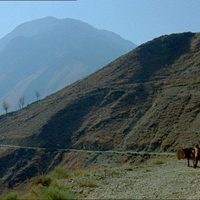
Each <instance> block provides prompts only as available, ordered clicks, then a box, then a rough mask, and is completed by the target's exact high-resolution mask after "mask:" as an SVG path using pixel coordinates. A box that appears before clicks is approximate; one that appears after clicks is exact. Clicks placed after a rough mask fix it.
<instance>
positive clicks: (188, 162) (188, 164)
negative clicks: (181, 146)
mask: <svg viewBox="0 0 200 200" xmlns="http://www.w3.org/2000/svg"><path fill="white" fill-rule="evenodd" d="M187 161H188V167H189V166H190V160H189V159H187Z"/></svg>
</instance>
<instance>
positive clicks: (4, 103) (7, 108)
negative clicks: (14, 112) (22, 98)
mask: <svg viewBox="0 0 200 200" xmlns="http://www.w3.org/2000/svg"><path fill="white" fill-rule="evenodd" d="M2 108H3V109H4V111H5V112H6V114H7V113H8V110H9V109H10V105H9V103H8V102H7V101H3V103H2Z"/></svg>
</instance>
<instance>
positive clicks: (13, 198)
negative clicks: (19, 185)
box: [3, 192, 21, 200]
mask: <svg viewBox="0 0 200 200" xmlns="http://www.w3.org/2000/svg"><path fill="white" fill-rule="evenodd" d="M3 200H21V199H20V198H19V196H18V195H17V194H16V193H15V192H10V193H8V194H6V195H5V196H4V197H3Z"/></svg>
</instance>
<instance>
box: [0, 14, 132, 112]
mask: <svg viewBox="0 0 200 200" xmlns="http://www.w3.org/2000/svg"><path fill="white" fill-rule="evenodd" d="M134 47H135V45H134V44H133V43H132V42H130V41H127V40H124V39H123V38H121V37H120V36H119V35H117V34H115V33H112V32H110V31H105V30H99V29H96V28H94V27H92V26H91V25H89V24H87V23H84V22H82V21H79V20H75V19H68V18H67V19H56V18H53V17H46V18H42V19H37V20H33V21H30V22H26V23H24V24H21V25H19V26H18V27H16V28H15V29H14V30H13V31H12V32H11V33H9V34H7V35H6V36H5V37H4V38H2V39H1V40H0V61H1V62H0V71H1V75H0V84H1V88H0V102H3V101H7V102H8V103H9V104H10V105H11V108H12V110H16V109H17V108H18V100H19V98H20V97H21V96H24V97H25V99H26V103H30V102H33V101H35V100H36V96H35V92H36V91H37V92H38V93H39V94H40V98H43V97H45V96H47V95H49V94H51V93H53V92H55V91H58V90H59V89H61V88H63V87H64V86H66V85H69V84H70V83H72V82H74V81H76V80H79V79H81V78H83V77H85V76H87V75H89V74H90V73H92V72H94V71H96V70H97V69H99V68H100V67H101V66H103V65H105V64H107V63H109V62H111V61H112V60H113V59H115V58H117V57H119V56H120V55H122V54H124V53H126V52H128V51H130V50H131V49H133V48H134Z"/></svg>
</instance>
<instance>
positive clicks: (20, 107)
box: [18, 96, 25, 109]
mask: <svg viewBox="0 0 200 200" xmlns="http://www.w3.org/2000/svg"><path fill="white" fill-rule="evenodd" d="M18 105H19V109H22V108H23V107H24V105H25V97H24V96H21V97H20V98H19V102H18Z"/></svg>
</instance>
